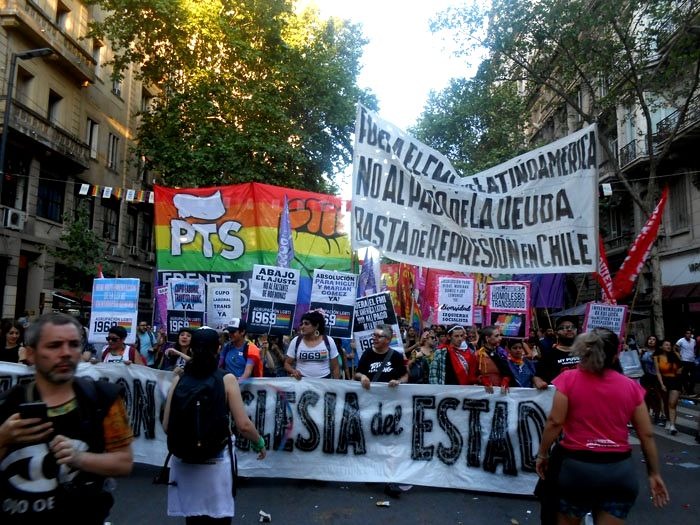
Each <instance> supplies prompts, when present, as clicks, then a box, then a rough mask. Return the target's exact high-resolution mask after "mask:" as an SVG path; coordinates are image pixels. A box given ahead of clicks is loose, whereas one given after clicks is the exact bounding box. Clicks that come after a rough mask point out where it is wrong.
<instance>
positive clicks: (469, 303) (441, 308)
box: [437, 277, 474, 326]
mask: <svg viewBox="0 0 700 525" xmlns="http://www.w3.org/2000/svg"><path fill="white" fill-rule="evenodd" d="M437 324H443V325H445V326H450V325H460V326H472V325H473V324H474V279H461V278H457V277H440V279H439V282H438V322H437Z"/></svg>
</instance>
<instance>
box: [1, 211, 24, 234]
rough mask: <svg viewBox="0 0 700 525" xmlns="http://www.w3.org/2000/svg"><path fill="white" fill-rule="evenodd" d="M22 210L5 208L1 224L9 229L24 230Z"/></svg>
mask: <svg viewBox="0 0 700 525" xmlns="http://www.w3.org/2000/svg"><path fill="white" fill-rule="evenodd" d="M24 221H25V217H24V212H23V211H21V210H16V209H15V208H5V213H4V215H3V218H2V225H3V226H4V227H5V228H8V229H10V230H17V231H22V230H24Z"/></svg>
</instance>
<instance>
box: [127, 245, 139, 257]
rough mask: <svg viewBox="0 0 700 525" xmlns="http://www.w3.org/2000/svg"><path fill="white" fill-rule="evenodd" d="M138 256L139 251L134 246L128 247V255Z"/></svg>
mask: <svg viewBox="0 0 700 525" xmlns="http://www.w3.org/2000/svg"><path fill="white" fill-rule="evenodd" d="M138 254H139V249H138V248H137V247H136V246H129V255H131V256H132V257H135V256H137V255H138Z"/></svg>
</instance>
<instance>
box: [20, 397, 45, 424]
mask: <svg viewBox="0 0 700 525" xmlns="http://www.w3.org/2000/svg"><path fill="white" fill-rule="evenodd" d="M19 416H20V417H21V418H22V419H32V418H38V419H41V420H42V421H47V420H48V419H49V415H48V410H47V408H46V403H43V402H41V401H39V402H36V403H22V404H21V405H19Z"/></svg>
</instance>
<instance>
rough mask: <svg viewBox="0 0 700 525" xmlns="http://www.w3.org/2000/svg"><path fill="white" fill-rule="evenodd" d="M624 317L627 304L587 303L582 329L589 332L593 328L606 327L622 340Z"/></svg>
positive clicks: (625, 317) (625, 316)
mask: <svg viewBox="0 0 700 525" xmlns="http://www.w3.org/2000/svg"><path fill="white" fill-rule="evenodd" d="M625 319H627V305H623V304H620V305H617V304H607V303H588V304H587V305H586V315H585V317H584V318H583V328H582V331H583V332H590V331H591V330H593V329H594V328H607V329H608V330H610V331H611V332H615V333H616V334H617V336H618V337H619V338H620V340H621V341H622V340H623V339H624V336H625Z"/></svg>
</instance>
